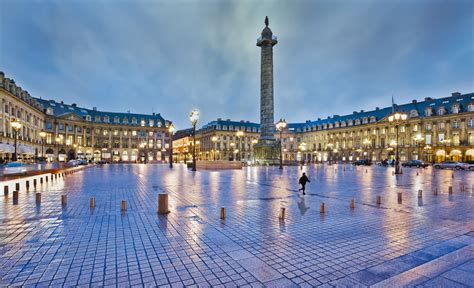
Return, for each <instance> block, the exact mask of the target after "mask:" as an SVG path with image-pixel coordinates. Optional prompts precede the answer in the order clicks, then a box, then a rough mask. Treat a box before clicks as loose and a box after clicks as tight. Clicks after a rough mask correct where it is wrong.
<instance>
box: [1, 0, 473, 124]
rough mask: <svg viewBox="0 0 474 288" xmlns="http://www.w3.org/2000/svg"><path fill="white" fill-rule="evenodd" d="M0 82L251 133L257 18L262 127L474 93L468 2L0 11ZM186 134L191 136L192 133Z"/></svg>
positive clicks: (111, 5)
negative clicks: (269, 84) (263, 52)
mask: <svg viewBox="0 0 474 288" xmlns="http://www.w3.org/2000/svg"><path fill="white" fill-rule="evenodd" d="M0 4H1V9H0V10H1V11H0V70H1V71H4V72H5V74H6V76H7V77H9V78H13V79H14V80H15V81H16V83H17V84H18V85H20V86H22V87H23V88H24V89H26V90H28V91H29V92H30V93H31V94H32V95H33V96H35V97H42V98H46V99H55V100H59V101H61V100H63V101H64V102H66V103H68V104H70V103H77V104H78V106H82V107H86V108H92V107H93V106H96V107H97V108H98V109H99V110H104V111H114V112H126V111H127V110H131V111H132V112H136V113H152V112H153V111H154V112H160V113H161V114H162V115H163V116H164V117H165V118H166V119H170V120H173V121H174V122H175V123H176V124H177V128H178V129H182V128H186V127H187V126H190V125H189V120H188V117H187V116H188V113H189V111H190V110H191V109H192V108H194V107H196V108H198V109H199V110H200V111H201V119H202V121H200V124H201V125H202V124H204V123H207V122H208V121H211V120H213V119H216V118H224V119H227V118H231V119H234V120H242V119H245V120H250V121H256V122H258V121H259V103H260V102H259V101H260V50H259V48H258V47H257V46H256V45H255V43H256V39H257V37H258V36H259V34H260V33H261V31H262V29H263V28H264V23H263V22H264V18H265V16H266V15H268V17H269V19H270V28H271V29H272V30H273V33H274V34H275V35H277V36H278V40H279V43H278V45H277V46H275V47H274V77H275V79H274V81H275V84H274V85H275V120H277V119H279V118H286V119H287V121H290V122H302V121H305V120H309V119H311V120H314V119H316V118H318V117H321V118H325V117H327V116H329V115H333V114H340V115H343V114H347V113H352V111H354V110H361V109H364V110H370V109H374V108H375V107H376V106H380V107H385V106H389V105H390V102H391V95H394V97H395V102H397V103H400V104H401V103H403V102H408V101H411V100H412V99H419V100H421V99H423V98H424V97H428V96H430V97H435V98H437V97H444V96H448V95H450V93H451V92H454V91H459V92H462V93H469V92H474V1H472V0H450V1H440V0H430V1H408V0H401V1H394V0H390V1H387V0H386V1H384V0H382V1H380V0H377V1H370V0H361V1H355V0H345V1H342V0H331V1H330V0H325V1H297V0H293V1H261V0H260V1H249V0H242V1H217V0H216V1H211V0H207V1H199V2H198V1H191V0H189V1H171V0H170V1H111V0H107V1H91V0H85V1H78V0H75V1H67V0H66V1H64V0H62V1H59V0H58V1H52V0H50V1H48V0H46V1H26V0H15V1H14V0H0ZM201 125H199V126H201Z"/></svg>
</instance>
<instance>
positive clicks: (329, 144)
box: [326, 143, 334, 165]
mask: <svg viewBox="0 0 474 288" xmlns="http://www.w3.org/2000/svg"><path fill="white" fill-rule="evenodd" d="M326 146H327V147H328V148H329V155H328V165H331V160H332V159H331V158H332V147H334V144H332V143H328V144H327V145H326Z"/></svg>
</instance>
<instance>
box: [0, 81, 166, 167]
mask: <svg viewBox="0 0 474 288" xmlns="http://www.w3.org/2000/svg"><path fill="white" fill-rule="evenodd" d="M0 80H2V81H1V82H0V83H3V84H2V86H1V87H0V93H1V94H0V95H1V97H2V98H1V100H2V104H3V105H2V110H1V118H0V123H1V124H2V125H1V126H0V129H2V130H0V132H1V135H2V136H1V137H2V138H1V140H0V141H1V146H0V147H7V148H8V149H9V150H11V143H12V142H13V135H12V133H11V127H10V126H11V125H10V124H9V123H10V122H11V119H13V118H19V119H20V120H21V121H22V123H23V125H22V131H21V132H20V137H19V140H20V142H21V145H23V146H21V147H25V151H27V152H28V153H22V151H19V154H21V155H23V156H24V157H32V156H33V155H34V156H44V157H47V158H48V159H49V160H55V159H59V160H60V161H64V160H66V159H71V158H79V159H88V160H94V161H99V160H107V161H111V162H112V161H114V162H118V161H132V162H134V161H142V162H143V161H147V162H148V161H166V160H167V159H168V157H167V155H169V153H170V151H169V150H170V149H169V143H170V135H169V131H168V128H169V126H170V124H171V122H170V121H168V120H165V119H164V118H163V117H162V116H161V115H160V114H152V115H145V114H134V113H114V112H103V111H97V109H95V108H93V109H86V108H80V107H77V105H76V104H71V105H67V104H64V103H63V102H62V101H61V102H56V101H54V100H44V99H39V98H32V97H31V96H29V95H28V93H27V92H25V91H22V90H21V88H18V87H16V86H15V85H14V84H12V82H13V81H12V80H10V79H7V78H4V76H3V73H1V74H0ZM41 131H43V132H45V137H44V147H41V143H42V138H41V137H40V132H41ZM7 148H1V149H2V150H0V153H3V157H5V158H9V157H11V151H6V149H7ZM43 151H44V153H43ZM1 156H2V154H0V157H1Z"/></svg>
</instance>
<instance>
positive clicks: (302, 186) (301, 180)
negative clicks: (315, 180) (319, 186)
mask: <svg viewBox="0 0 474 288" xmlns="http://www.w3.org/2000/svg"><path fill="white" fill-rule="evenodd" d="M307 182H311V181H309V179H308V177H307V176H306V173H304V172H303V176H301V177H300V181H299V183H300V184H301V188H300V189H298V191H301V190H303V195H306V193H305V188H306V187H305V186H306V183H307Z"/></svg>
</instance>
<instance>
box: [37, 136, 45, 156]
mask: <svg viewBox="0 0 474 288" xmlns="http://www.w3.org/2000/svg"><path fill="white" fill-rule="evenodd" d="M39 136H40V137H41V157H44V138H45V137H46V132H44V130H41V132H39Z"/></svg>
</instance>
